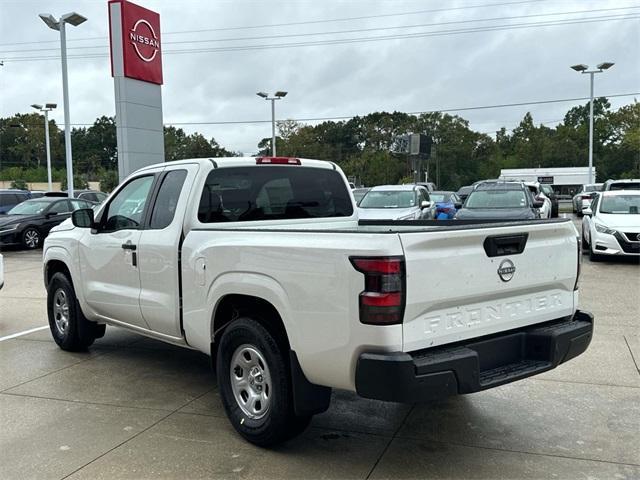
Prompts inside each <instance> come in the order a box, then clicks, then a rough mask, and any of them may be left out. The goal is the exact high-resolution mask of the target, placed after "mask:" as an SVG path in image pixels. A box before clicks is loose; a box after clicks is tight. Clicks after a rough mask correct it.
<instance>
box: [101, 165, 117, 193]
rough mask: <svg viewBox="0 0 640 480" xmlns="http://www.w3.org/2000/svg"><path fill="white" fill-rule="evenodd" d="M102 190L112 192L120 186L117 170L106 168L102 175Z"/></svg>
mask: <svg viewBox="0 0 640 480" xmlns="http://www.w3.org/2000/svg"><path fill="white" fill-rule="evenodd" d="M99 181H100V191H101V192H104V193H111V192H112V191H113V189H114V188H116V187H117V186H118V183H119V181H118V172H117V171H115V170H104V171H103V172H102V174H101V175H100V179H99Z"/></svg>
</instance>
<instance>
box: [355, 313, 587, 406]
mask: <svg viewBox="0 0 640 480" xmlns="http://www.w3.org/2000/svg"><path fill="white" fill-rule="evenodd" d="M592 334H593V315H592V314H590V313H588V312H582V311H580V310H578V311H576V313H575V315H574V316H573V318H570V319H567V318H563V319H558V320H554V321H551V322H547V323H544V324H542V325H536V326H533V327H527V328H523V329H518V330H511V331H509V332H503V333H500V334H496V335H491V336H488V337H483V338H478V339H474V340H472V341H470V342H462V343H460V344H455V345H445V346H443V347H437V348H431V349H427V350H421V351H416V352H410V353H405V352H393V353H363V354H362V355H360V358H359V359H358V364H357V367H356V391H357V393H358V395H360V396H361V397H365V398H373V399H378V400H386V401H390V402H410V403H411V402H424V401H429V400H434V399H437V398H442V397H446V396H449V395H456V394H461V393H472V392H478V391H481V390H486V389H488V388H493V387H497V386H499V385H504V384H505V383H509V382H513V381H515V380H520V379H522V378H526V377H530V376H532V375H536V374H538V373H542V372H545V371H547V370H551V369H552V368H555V367H556V366H558V365H559V364H561V363H563V362H566V361H567V360H570V359H572V358H574V357H576V356H578V355H580V354H581V353H583V352H584V351H585V350H586V349H587V347H588V346H589V343H590V342H591V337H592Z"/></svg>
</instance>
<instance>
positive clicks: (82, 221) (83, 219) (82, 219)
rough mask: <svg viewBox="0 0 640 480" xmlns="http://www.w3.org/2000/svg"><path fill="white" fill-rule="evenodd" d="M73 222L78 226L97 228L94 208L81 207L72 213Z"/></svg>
mask: <svg viewBox="0 0 640 480" xmlns="http://www.w3.org/2000/svg"><path fill="white" fill-rule="evenodd" d="M71 223H73V226H74V227H78V228H95V221H94V219H93V209H91V208H80V209H78V210H75V211H74V212H73V213H72V214H71Z"/></svg>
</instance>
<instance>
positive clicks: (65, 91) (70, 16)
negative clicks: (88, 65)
mask: <svg viewBox="0 0 640 480" xmlns="http://www.w3.org/2000/svg"><path fill="white" fill-rule="evenodd" d="M40 18H41V19H42V21H43V22H44V23H45V24H46V25H47V27H49V28H51V29H52V30H56V31H58V32H60V57H61V59H62V100H63V102H62V103H63V106H64V147H65V158H66V166H67V192H68V194H69V197H70V198H73V158H72V153H71V119H70V115H69V81H68V79H67V35H66V30H65V25H66V24H67V23H68V24H69V25H72V26H74V27H77V26H78V25H80V24H81V23H84V22H86V21H87V18H86V17H84V16H82V15H80V14H79V13H77V12H71V13H67V14H64V15H62V17H60V19H59V20H56V18H55V17H54V16H53V15H51V14H50V13H41V14H40ZM47 125H48V124H47ZM49 188H50V189H51V182H49Z"/></svg>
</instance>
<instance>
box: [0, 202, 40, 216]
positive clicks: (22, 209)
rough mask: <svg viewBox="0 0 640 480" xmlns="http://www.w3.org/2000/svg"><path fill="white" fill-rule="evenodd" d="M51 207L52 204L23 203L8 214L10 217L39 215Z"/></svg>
mask: <svg viewBox="0 0 640 480" xmlns="http://www.w3.org/2000/svg"><path fill="white" fill-rule="evenodd" d="M49 205H51V202H23V203H21V204H20V205H16V206H15V207H13V208H12V209H11V210H9V212H7V213H8V214H9V215H38V214H39V213H42V212H43V211H44V209H45V208H47V207H48V206H49Z"/></svg>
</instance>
